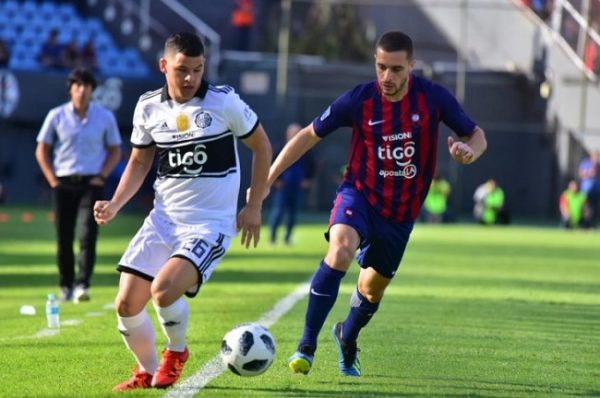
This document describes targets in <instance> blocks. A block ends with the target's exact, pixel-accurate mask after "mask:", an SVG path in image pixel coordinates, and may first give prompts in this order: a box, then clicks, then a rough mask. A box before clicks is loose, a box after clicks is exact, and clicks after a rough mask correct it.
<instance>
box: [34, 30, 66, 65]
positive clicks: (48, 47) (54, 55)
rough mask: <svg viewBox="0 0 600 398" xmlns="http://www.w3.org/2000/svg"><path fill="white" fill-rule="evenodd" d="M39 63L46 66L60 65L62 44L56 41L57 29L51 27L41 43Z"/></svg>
mask: <svg viewBox="0 0 600 398" xmlns="http://www.w3.org/2000/svg"><path fill="white" fill-rule="evenodd" d="M39 61H40V63H41V64H42V65H43V66H45V67H47V68H61V67H62V45H61V44H60V43H59V42H58V30H56V29H52V30H51V31H50V32H49V33H48V38H47V39H46V41H45V42H44V44H42V49H41V51H40V54H39Z"/></svg>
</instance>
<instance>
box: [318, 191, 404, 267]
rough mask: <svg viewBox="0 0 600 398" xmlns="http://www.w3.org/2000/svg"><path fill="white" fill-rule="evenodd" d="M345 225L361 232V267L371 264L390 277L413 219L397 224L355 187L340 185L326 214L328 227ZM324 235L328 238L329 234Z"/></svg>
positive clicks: (399, 257)
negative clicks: (382, 213) (328, 215)
mask: <svg viewBox="0 0 600 398" xmlns="http://www.w3.org/2000/svg"><path fill="white" fill-rule="evenodd" d="M335 224H345V225H349V226H350V227H352V228H354V229H355V230H356V231H357V232H358V234H359V235H360V239H361V241H360V246H359V252H358V255H357V256H356V259H357V261H358V264H359V265H360V267H361V268H368V267H372V268H373V269H375V271H377V273H379V274H380V275H382V276H384V277H386V278H392V277H393V276H394V274H395V273H396V271H397V270H398V267H399V266H400V261H402V256H403V255H404V250H405V249H406V245H407V244H408V238H409V237H410V233H411V231H412V229H413V225H414V222H412V221H411V222H406V223H398V222H395V221H393V220H390V219H387V218H384V217H382V216H381V215H380V214H379V213H378V212H377V211H376V210H375V209H374V208H373V207H372V206H371V205H370V204H369V203H368V202H367V200H366V198H365V197H364V196H363V194H362V193H360V192H359V191H357V190H356V188H354V187H352V186H350V185H347V184H343V185H342V186H340V187H339V188H338V190H337V196H336V198H335V202H334V204H333V209H332V210H331V216H330V217H329V228H331V226H332V225H335ZM325 236H326V237H327V239H328V240H329V233H326V234H325Z"/></svg>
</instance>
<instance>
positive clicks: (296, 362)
mask: <svg viewBox="0 0 600 398" xmlns="http://www.w3.org/2000/svg"><path fill="white" fill-rule="evenodd" d="M313 358H314V356H313V355H308V354H305V353H303V352H301V351H296V352H295V353H294V355H292V356H291V357H290V359H288V367H289V368H290V369H291V371H292V372H294V373H302V374H304V375H306V374H308V372H310V368H311V367H312V363H313Z"/></svg>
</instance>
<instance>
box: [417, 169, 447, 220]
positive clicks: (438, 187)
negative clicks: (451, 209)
mask: <svg viewBox="0 0 600 398" xmlns="http://www.w3.org/2000/svg"><path fill="white" fill-rule="evenodd" d="M450 191H451V188H450V183H449V182H448V181H447V180H446V179H445V178H444V177H443V175H442V173H441V172H436V174H435V176H434V177H433V180H432V181H431V186H430V187H429V192H428V193H427V197H425V202H424V203H423V210H424V212H423V213H424V217H425V220H426V221H427V222H430V223H441V222H447V221H448V219H449V216H448V196H450Z"/></svg>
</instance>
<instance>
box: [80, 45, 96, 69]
mask: <svg viewBox="0 0 600 398" xmlns="http://www.w3.org/2000/svg"><path fill="white" fill-rule="evenodd" d="M81 66H83V67H84V68H87V69H89V70H91V71H93V72H95V71H96V70H97V69H98V56H97V55H96V45H95V44H94V40H93V39H92V38H90V39H89V40H88V41H87V42H86V43H85V44H84V45H83V47H81Z"/></svg>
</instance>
